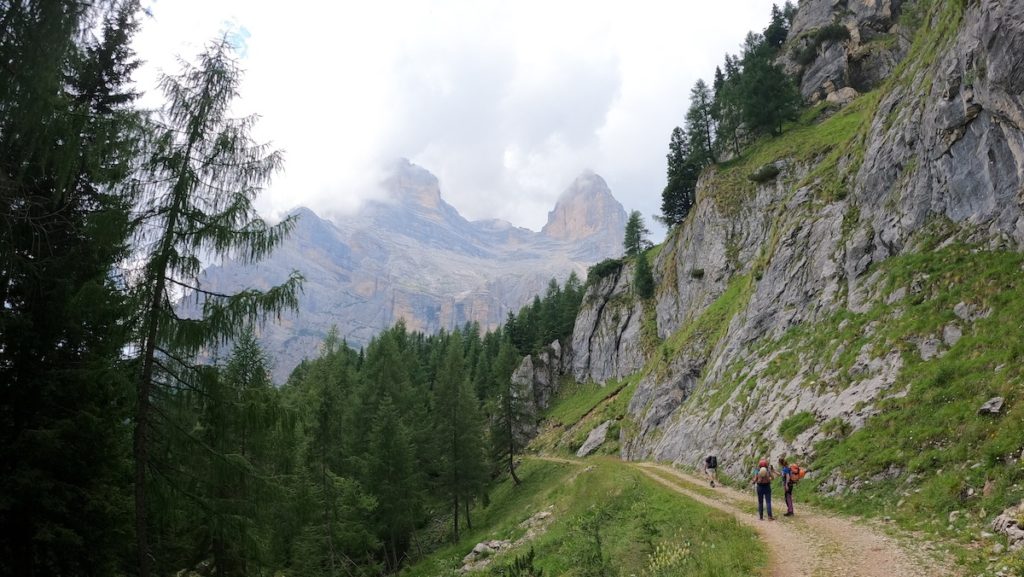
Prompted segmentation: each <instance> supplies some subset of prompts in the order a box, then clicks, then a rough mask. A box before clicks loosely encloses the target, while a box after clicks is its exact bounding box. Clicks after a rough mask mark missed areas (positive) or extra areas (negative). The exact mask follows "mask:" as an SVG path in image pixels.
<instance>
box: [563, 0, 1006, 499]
mask: <svg viewBox="0 0 1024 577" xmlns="http://www.w3.org/2000/svg"><path fill="white" fill-rule="evenodd" d="M910 9H914V10H918V11H919V13H915V14H911V15H909V16H902V17H901V10H903V11H905V10H910ZM915 18H916V19H918V20H920V22H917V27H916V32H915V30H909V29H907V28H906V26H909V25H910V24H908V22H909V23H913V21H914V19H915ZM832 23H838V24H840V25H842V26H844V27H845V28H846V29H847V30H848V31H849V38H847V39H845V40H836V41H831V40H829V41H824V42H821V43H819V44H817V45H816V46H815V49H814V53H813V57H812V58H811V59H810V60H809V61H805V62H804V63H803V64H798V63H796V62H795V61H793V62H790V65H791V68H792V71H793V72H794V73H796V74H798V75H800V79H801V83H802V90H803V93H804V95H805V97H807V99H808V101H811V102H813V101H816V100H826V99H828V98H829V95H831V94H835V93H837V92H839V91H841V90H843V89H846V88H851V89H854V90H855V91H856V93H855V94H852V95H849V94H848V95H849V96H850V97H849V98H846V99H838V98H832V99H831V100H830V102H833V103H834V104H833V106H831V107H830V108H829V109H828V111H827V112H826V113H825V114H833V115H834V116H832V117H831V118H828V119H826V120H822V121H821V127H822V129H821V131H820V133H827V134H829V135H834V134H839V135H840V136H837V137H835V138H837V140H836V141H834V142H825V143H824V144H823V145H822V146H821V147H819V148H816V149H814V150H811V151H810V152H807V153H802V154H800V153H798V154H794V153H792V149H793V147H792V146H791V147H789V148H787V147H786V146H780V147H779V151H780V152H779V154H778V156H777V157H776V158H774V160H772V161H771V162H772V163H773V164H774V165H775V167H776V168H778V169H779V173H780V174H779V176H778V177H776V178H774V179H772V180H770V181H768V182H763V181H762V182H760V183H755V182H752V181H751V180H748V179H747V178H746V176H747V175H750V174H751V173H753V172H755V170H756V169H757V168H758V167H757V166H744V165H743V164H742V162H740V163H739V165H738V166H737V165H735V164H733V165H732V166H726V167H720V168H716V169H711V170H709V171H707V172H706V173H705V174H704V175H703V177H702V180H701V182H700V184H699V189H698V202H697V204H696V206H695V208H694V210H693V212H692V213H691V215H690V216H689V217H688V219H687V220H686V221H685V222H684V223H683V224H682V225H681V226H679V227H678V228H677V229H676V230H674V231H673V232H672V234H670V236H669V238H668V239H667V240H666V243H665V246H664V247H663V249H662V250H661V252H660V254H659V256H658V258H657V259H656V262H655V263H654V274H655V280H656V282H657V285H658V289H657V292H656V296H655V298H654V299H653V300H652V301H650V302H647V303H641V302H638V301H637V300H636V299H634V298H633V297H632V295H631V290H630V286H629V285H630V279H631V278H632V273H631V272H630V270H629V266H628V265H627V266H625V267H624V268H623V269H622V270H621V271H620V272H619V273H617V274H615V275H611V276H608V277H606V278H605V279H603V280H602V281H600V282H598V283H595V284H593V285H591V286H590V287H589V289H588V294H587V295H586V297H585V298H584V305H583V309H582V310H581V312H580V315H579V317H578V318H577V321H576V326H575V331H574V334H573V338H572V343H571V347H569V350H567V351H564V355H565V357H566V360H564V361H563V365H564V366H565V367H566V368H565V369H564V372H565V373H567V374H571V375H572V376H573V377H574V378H575V379H577V380H579V381H585V380H593V381H596V382H599V383H603V382H607V381H609V380H612V379H617V378H621V377H623V376H625V375H629V374H634V373H640V375H641V376H640V381H639V384H638V386H637V389H636V392H635V394H634V396H633V398H632V400H631V402H630V405H629V416H628V420H630V423H629V425H628V426H627V425H625V424H624V425H623V426H622V427H621V438H620V442H621V446H622V451H623V457H624V458H629V459H645V458H656V459H660V460H670V461H677V462H684V463H686V464H688V465H691V466H699V463H700V462H702V458H703V455H706V454H709V453H713V454H718V455H719V456H720V457H719V460H720V462H722V463H723V466H724V468H725V469H726V471H727V472H729V473H730V474H733V475H738V474H743V472H744V469H743V466H744V465H743V463H744V459H749V458H752V457H754V456H755V455H761V454H771V455H778V454H791V455H792V454H797V455H804V456H813V453H814V447H815V446H816V443H818V442H820V441H822V440H823V439H828V438H831V437H832V436H834V435H837V434H839V433H837V431H840V432H841V433H842V434H843V435H846V434H849V433H851V432H853V431H856V430H858V429H859V428H861V427H862V426H864V423H865V422H866V421H867V420H868V419H869V418H870V417H871V416H872V415H875V414H877V413H878V412H879V411H880V408H879V407H880V406H882V405H884V404H885V403H886V402H888V401H891V400H893V399H898V398H901V397H903V396H905V395H907V394H908V390H909V387H910V385H909V384H908V383H909V382H910V380H911V379H912V378H913V371H910V370H908V369H907V367H908V365H911V364H912V365H914V366H915V367H916V366H917V365H918V364H919V363H923V362H928V361H930V360H932V359H936V358H939V357H941V356H943V355H944V354H946V353H947V352H949V351H950V350H954V349H953V347H955V346H956V344H957V342H958V341H959V340H960V337H961V336H962V335H966V334H973V333H976V332H977V331H981V330H982V329H984V330H996V329H994V328H991V327H990V328H988V329H985V328H984V327H986V326H988V325H985V324H984V323H986V322H989V320H988V319H989V318H990V316H989V315H990V314H994V313H993V308H992V305H991V304H990V302H991V298H994V297H984V296H978V295H971V294H960V293H957V292H956V291H957V290H959V289H958V288H957V286H955V285H952V284H950V285H943V286H936V285H935V282H934V278H933V276H932V275H937V274H938V273H936V272H932V273H929V272H928V270H920V271H918V270H912V271H911V272H906V271H904V269H900V268H897V264H898V263H900V262H904V261H901V260H900V259H901V258H903V259H909V258H911V257H912V256H913V255H915V254H920V253H922V252H924V251H940V252H941V251H943V250H952V249H950V248H949V247H952V246H970V247H974V248H973V249H971V250H964V252H965V253H966V254H968V255H972V254H980V253H979V251H982V252H985V251H1020V250H1021V248H1022V247H1024V210H1022V206H1024V61H1022V55H1024V3H1021V2H1001V1H997V0H979V1H974V2H967V3H966V5H961V3H942V2H932V3H929V2H923V1H919V2H913V3H908V2H898V1H896V0H892V1H889V0H806V1H804V2H801V3H800V8H799V12H798V13H797V15H796V19H795V21H794V25H793V32H792V35H791V38H796V40H795V41H794V42H796V44H797V45H800V43H803V42H805V41H807V42H817V41H816V40H812V39H813V38H814V34H813V31H814V30H815V29H820V28H822V27H824V26H827V25H829V24H832ZM859 93H866V94H864V95H862V96H859V97H858V96H857V94H859ZM847 102H848V104H847ZM844 105H845V106H846V108H843V109H840V107H842V106H844ZM843 127H852V128H843ZM844 131H845V132H844ZM808 134H811V133H810V132H808ZM783 138H785V136H784V137H783ZM794 138H796V137H794ZM799 138H808V137H804V136H800V137H799ZM760 162H763V161H760ZM743 170H746V171H747V172H746V173H745V174H739V172H738V171H743ZM762 180H763V179H762ZM737 182H739V183H740V184H737ZM972 251H973V252H972ZM929 254H930V253H929ZM942 254H945V253H942ZM938 258H939V257H936V259H938ZM944 258H945V257H944ZM979 258H980V257H979ZM898 271H903V272H898ZM965 272H966V271H965ZM978 274H981V273H980V272H979V273H978ZM999 290H1000V289H999V288H998V287H996V288H992V289H991V291H992V293H991V294H998V291H999ZM950 295H954V296H950ZM955 295H959V296H955ZM940 296H941V298H940ZM929 299H933V300H934V301H935V302H936V303H937V304H936V305H935V306H936V307H937V308H936V310H937V311H938V312H937V313H936V314H935V316H934V318H929V319H924V318H921V319H915V318H910V317H908V316H907V314H908V313H907V310H908V309H909V308H910V307H911V306H913V305H916V304H920V303H921V302H928V301H929ZM943 299H946V300H948V301H949V302H948V303H947V302H946V300H943ZM950 299H951V300H950ZM645 307H646V308H645ZM997 312H998V311H997ZM650 317H653V318H654V320H655V321H656V325H657V334H658V337H659V338H660V339H661V342H660V344H658V343H656V344H655V345H654V346H651V345H645V344H644V342H643V339H642V338H640V335H641V334H642V331H643V327H644V324H645V322H649V321H646V320H645V318H650ZM897 331H902V332H897ZM822 335H824V336H822ZM997 368H1000V367H997ZM980 394H983V393H980ZM797 421H802V422H801V423H800V426H794V427H792V428H791V429H790V430H786V427H785V426H780V423H781V424H784V423H787V422H791V423H796V422H797ZM897 474H898V471H897ZM837 483H838V481H837ZM837 490H838V489H837Z"/></svg>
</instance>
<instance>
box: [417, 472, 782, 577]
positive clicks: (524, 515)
mask: <svg viewBox="0 0 1024 577" xmlns="http://www.w3.org/2000/svg"><path fill="white" fill-rule="evenodd" d="M519 474H520V476H521V477H522V479H523V484H522V485H521V486H519V487H514V486H513V485H512V483H511V482H510V481H508V480H506V481H504V482H502V483H500V484H499V485H497V486H496V487H495V488H494V489H493V491H492V492H491V494H490V504H489V506H488V507H486V508H478V509H477V511H475V513H474V517H475V519H474V529H473V530H472V531H469V532H467V534H465V535H463V538H462V539H461V540H460V542H459V543H458V544H454V545H449V546H446V547H444V548H442V549H440V550H438V551H436V552H434V553H433V554H431V555H429V556H428V557H427V558H425V559H423V560H421V561H420V562H418V563H416V564H415V565H413V566H412V567H411V568H409V569H407V570H406V571H404V572H403V575H405V576H407V577H414V576H420V575H422V576H427V575H430V576H434V575H455V574H456V573H455V570H456V568H457V567H458V566H459V565H461V559H462V557H463V556H465V555H466V554H467V553H468V552H469V551H470V550H471V549H472V548H473V546H474V545H475V544H476V543H478V542H480V541H483V540H489V539H510V540H514V539H516V538H518V537H521V536H522V534H523V533H524V529H522V528H521V527H519V524H520V523H521V522H523V521H524V520H526V519H528V518H529V517H530V516H532V515H533V514H535V513H536V512H539V511H543V510H549V511H551V512H552V513H553V518H554V521H553V522H552V524H551V526H550V528H549V529H548V531H547V532H545V533H543V534H542V535H540V536H539V537H537V538H536V539H535V540H533V541H532V542H531V543H530V544H529V545H523V546H522V547H520V549H519V550H514V551H510V552H507V553H502V554H500V555H499V556H498V557H497V558H496V559H495V560H494V562H493V563H492V566H503V565H507V564H509V563H510V562H511V561H512V559H513V558H514V557H515V556H518V555H522V554H525V553H526V552H527V551H528V550H529V548H530V547H532V548H533V549H534V551H535V553H536V558H535V561H534V565H535V566H536V567H537V568H539V569H541V570H543V571H544V574H545V575H584V574H586V573H585V570H586V569H587V568H588V567H590V568H593V566H594V564H595V562H594V560H593V556H591V554H592V553H593V551H594V539H593V537H594V534H595V528H596V534H598V535H599V536H600V540H601V548H600V551H601V554H602V558H603V560H604V562H605V563H606V564H607V565H608V566H609V567H610V568H611V570H612V571H613V572H614V573H615V574H618V575H694V576H701V575H706V576H728V575H750V574H752V573H755V572H756V571H757V570H758V568H759V567H761V566H763V565H764V561H765V558H764V550H763V549H762V548H761V546H760V544H759V543H758V542H757V541H756V537H755V535H754V533H753V532H752V531H751V530H749V529H748V528H746V527H743V526H741V525H739V524H738V523H737V522H736V521H735V520H734V519H733V518H731V517H729V516H727V515H724V514H721V513H719V512H717V511H713V510H710V509H707V508H705V507H703V506H701V505H698V504H696V503H693V502H690V501H687V500H686V499H683V498H681V497H679V496H678V495H677V494H675V493H672V492H670V491H668V490H666V489H664V488H662V487H661V486H659V485H657V484H655V483H653V482H651V481H650V480H649V479H647V478H646V477H644V476H643V475H642V474H641V473H639V472H638V471H635V470H633V469H631V468H629V467H628V466H627V465H625V464H623V463H621V462H620V461H618V460H614V459H601V460H593V461H588V463H587V464H586V465H585V466H584V465H578V464H567V463H555V462H549V461H542V460H538V459H528V460H526V461H525V462H524V463H523V465H522V466H521V467H520V472H519ZM652 551H657V553H656V554H654V555H652ZM588 559H590V560H589V561H588Z"/></svg>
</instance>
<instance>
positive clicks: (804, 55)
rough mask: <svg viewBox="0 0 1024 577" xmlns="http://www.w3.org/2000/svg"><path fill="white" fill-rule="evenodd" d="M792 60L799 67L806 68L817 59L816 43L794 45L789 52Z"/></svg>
mask: <svg viewBox="0 0 1024 577" xmlns="http://www.w3.org/2000/svg"><path fill="white" fill-rule="evenodd" d="M790 54H791V55H792V56H793V60H794V61H795V62H796V63H797V64H799V65H800V66H807V65H808V64H810V63H811V62H814V59H815V58H817V57H818V45H817V43H814V42H810V43H804V44H794V45H793V48H792V49H791V51H790Z"/></svg>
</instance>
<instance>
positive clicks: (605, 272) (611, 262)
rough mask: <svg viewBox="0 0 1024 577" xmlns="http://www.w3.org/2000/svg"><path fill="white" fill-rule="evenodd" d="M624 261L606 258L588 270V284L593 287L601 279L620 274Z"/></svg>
mask: <svg viewBox="0 0 1024 577" xmlns="http://www.w3.org/2000/svg"><path fill="white" fill-rule="evenodd" d="M622 264H623V261H622V259H618V258H606V259H604V260H603V261H601V262H599V263H597V264H595V265H594V266H592V267H590V268H589V269H588V270H587V284H588V285H592V284H594V283H596V282H598V281H600V280H601V279H604V278H607V277H610V276H611V275H613V274H618V272H619V271H620V270H622Z"/></svg>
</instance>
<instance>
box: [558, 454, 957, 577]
mask: <svg viewBox="0 0 1024 577" xmlns="http://www.w3.org/2000/svg"><path fill="white" fill-rule="evenodd" d="M539 458H541V459H546V460H550V461H556V462H561V463H571V464H577V465H582V464H584V463H585V461H578V460H572V459H564V458H559V457H539ZM627 465H629V466H633V467H636V468H637V469H638V470H640V471H641V472H643V473H644V474H645V475H647V476H648V477H650V478H651V479H652V480H654V481H656V482H658V483H660V484H662V485H664V486H665V487H668V488H669V489H672V490H673V491H676V492H678V493H680V494H683V495H685V496H686V497H688V498H690V499H693V500H694V501H697V502H699V503H703V504H704V505H707V506H708V507H712V508H714V509H718V510H719V511H723V512H725V513H728V514H731V515H733V516H735V517H736V519H737V520H738V521H739V522H741V523H743V524H745V525H749V526H750V527H752V528H754V530H755V531H757V534H758V535H759V536H760V538H761V540H762V541H763V542H764V544H765V546H766V548H767V549H768V555H769V559H768V568H767V571H766V573H765V574H766V575H768V576H771V577H792V576H793V575H805V576H810V577H920V576H924V575H928V576H930V577H931V576H935V577H954V576H957V575H958V573H956V572H955V571H953V570H951V569H950V568H949V566H950V565H951V564H949V563H941V562H938V561H937V560H936V559H934V558H932V557H930V556H929V555H928V552H927V551H921V550H917V551H910V550H908V548H907V546H905V545H901V544H900V543H899V542H898V541H897V540H896V539H894V538H893V537H890V536H888V535H885V534H883V533H882V532H881V531H879V530H878V529H877V528H872V527H870V526H868V525H866V524H862V523H858V522H855V521H854V520H852V519H850V518H845V517H836V516H833V515H830V514H827V513H823V512H821V511H819V510H817V509H814V508H812V507H809V506H805V505H802V504H800V503H799V500H798V502H797V503H796V515H795V516H793V517H783V516H782V513H785V511H786V504H785V501H784V500H783V498H782V492H781V491H778V490H776V491H774V492H773V493H774V494H773V497H774V498H773V500H772V505H773V509H774V512H775V514H776V519H777V520H775V521H768V520H767V519H766V520H764V521H761V520H759V519H758V518H757V511H756V506H757V499H756V497H755V496H754V494H753V490H751V491H749V492H742V491H738V490H736V489H732V488H729V487H722V486H718V487H716V488H714V489H711V488H710V487H708V486H707V484H706V481H705V480H703V479H700V478H697V477H694V476H693V475H689V474H687V473H684V472H682V471H679V470H678V469H674V468H672V467H669V466H665V465H658V464H654V463H643V462H638V463H627ZM798 495H799V493H798Z"/></svg>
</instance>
